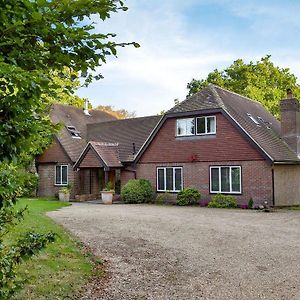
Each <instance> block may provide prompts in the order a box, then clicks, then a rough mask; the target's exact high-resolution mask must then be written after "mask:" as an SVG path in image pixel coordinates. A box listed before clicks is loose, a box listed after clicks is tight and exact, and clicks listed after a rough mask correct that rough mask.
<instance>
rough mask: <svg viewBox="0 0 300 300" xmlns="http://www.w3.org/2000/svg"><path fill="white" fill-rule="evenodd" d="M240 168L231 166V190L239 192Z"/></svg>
mask: <svg viewBox="0 0 300 300" xmlns="http://www.w3.org/2000/svg"><path fill="white" fill-rule="evenodd" d="M240 176H241V174H240V168H231V184H232V191H233V192H240V191H241V186H240Z"/></svg>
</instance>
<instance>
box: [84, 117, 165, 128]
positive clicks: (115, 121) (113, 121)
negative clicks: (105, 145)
mask: <svg viewBox="0 0 300 300" xmlns="http://www.w3.org/2000/svg"><path fill="white" fill-rule="evenodd" d="M153 117H162V116H161V115H152V116H145V117H136V118H127V119H116V120H110V121H104V122H92V123H88V124H87V125H88V126H89V125H94V124H100V123H101V124H106V123H117V122H124V121H132V120H140V119H147V118H153Z"/></svg>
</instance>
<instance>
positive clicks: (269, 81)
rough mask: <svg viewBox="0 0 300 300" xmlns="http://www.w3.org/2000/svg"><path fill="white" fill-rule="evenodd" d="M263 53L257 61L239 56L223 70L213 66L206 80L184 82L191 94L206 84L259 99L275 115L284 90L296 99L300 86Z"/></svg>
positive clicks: (286, 70)
mask: <svg viewBox="0 0 300 300" xmlns="http://www.w3.org/2000/svg"><path fill="white" fill-rule="evenodd" d="M270 58H271V56H270V55H266V56H265V57H263V58H261V59H260V60H259V61H257V62H255V63H254V62H252V61H251V62H250V63H248V64H247V63H245V62H244V61H243V60H242V59H238V60H236V61H234V62H233V64H232V65H230V66H229V67H228V68H226V69H224V70H221V71H219V70H217V69H215V70H214V71H213V72H211V73H209V74H208V76H207V78H206V79H200V80H197V79H193V80H192V81H191V82H190V83H188V84H187V88H188V90H189V93H188V95H187V96H191V95H193V94H195V93H196V92H198V91H200V90H201V89H203V88H205V87H206V86H207V85H208V84H209V83H213V84H216V85H218V86H220V87H224V88H226V89H228V90H230V91H233V92H236V93H238V94H241V95H243V96H246V97H249V98H251V99H254V100H257V101H259V102H260V103H261V104H262V105H263V106H264V107H266V109H268V110H269V111H270V112H271V113H272V114H273V115H274V116H276V117H277V118H278V117H279V101H280V100H281V99H283V98H286V90H287V89H288V88H290V89H292V91H293V94H294V96H295V97H297V98H298V99H300V85H299V83H297V78H296V76H295V75H293V74H292V73H291V72H290V70H289V69H288V68H279V67H277V66H275V65H274V63H273V62H272V61H271V59H270Z"/></svg>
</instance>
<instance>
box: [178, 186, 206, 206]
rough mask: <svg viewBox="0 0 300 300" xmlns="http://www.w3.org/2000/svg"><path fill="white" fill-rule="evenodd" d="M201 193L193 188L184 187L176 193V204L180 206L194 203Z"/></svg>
mask: <svg viewBox="0 0 300 300" xmlns="http://www.w3.org/2000/svg"><path fill="white" fill-rule="evenodd" d="M200 198H201V194H200V193H199V191H198V190H197V189H195V188H186V189H183V190H182V191H180V192H179V193H178V194H177V199H176V204H177V205H180V206H184V205H194V204H197V203H198V202H199V201H200Z"/></svg>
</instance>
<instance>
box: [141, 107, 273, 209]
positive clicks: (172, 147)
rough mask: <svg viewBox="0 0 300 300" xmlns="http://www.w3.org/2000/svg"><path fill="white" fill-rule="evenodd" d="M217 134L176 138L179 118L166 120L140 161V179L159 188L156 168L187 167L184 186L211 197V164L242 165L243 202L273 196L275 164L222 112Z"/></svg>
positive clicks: (241, 195)
mask: <svg viewBox="0 0 300 300" xmlns="http://www.w3.org/2000/svg"><path fill="white" fill-rule="evenodd" d="M216 120H217V133H216V135H206V136H192V137H176V135H175V133H176V118H173V119H168V120H166V122H165V124H164V125H163V126H162V128H161V129H160V130H159V132H158V133H157V135H156V136H155V138H154V139H153V141H152V142H151V144H150V145H149V146H148V148H147V149H146V151H145V153H144V154H143V155H142V157H141V159H140V160H139V162H138V164H137V170H136V171H137V173H136V175H137V178H146V179H149V180H150V181H151V183H152V185H153V188H154V189H155V190H156V168H157V167H167V166H173V167H174V166H181V167H183V187H184V188H186V187H195V188H197V189H199V190H200V192H201V195H202V199H206V200H210V198H211V196H212V195H213V194H210V192H209V191H210V186H209V185H210V183H209V178H210V175H209V172H210V168H209V167H210V166H212V165H219V166H227V165H229V166H230V165H234V166H236V165H238V166H241V174H242V175H241V177H242V193H241V194H235V195H234V196H235V197H236V198H237V200H238V202H239V203H240V204H247V203H248V201H249V199H250V198H253V200H254V202H255V203H263V202H264V201H268V202H269V203H270V204H271V203H272V199H273V191H272V167H271V165H270V164H268V163H267V162H266V160H265V159H264V158H263V156H262V155H261V153H260V152H259V151H258V150H257V149H256V148H254V146H253V145H252V144H251V143H250V142H249V140H247V138H246V137H244V136H243V135H242V134H241V132H240V131H239V130H238V129H237V128H236V127H234V126H233V125H232V124H231V123H230V122H229V121H228V120H227V119H226V118H225V117H224V116H223V115H222V114H221V113H218V114H217V115H216Z"/></svg>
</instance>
